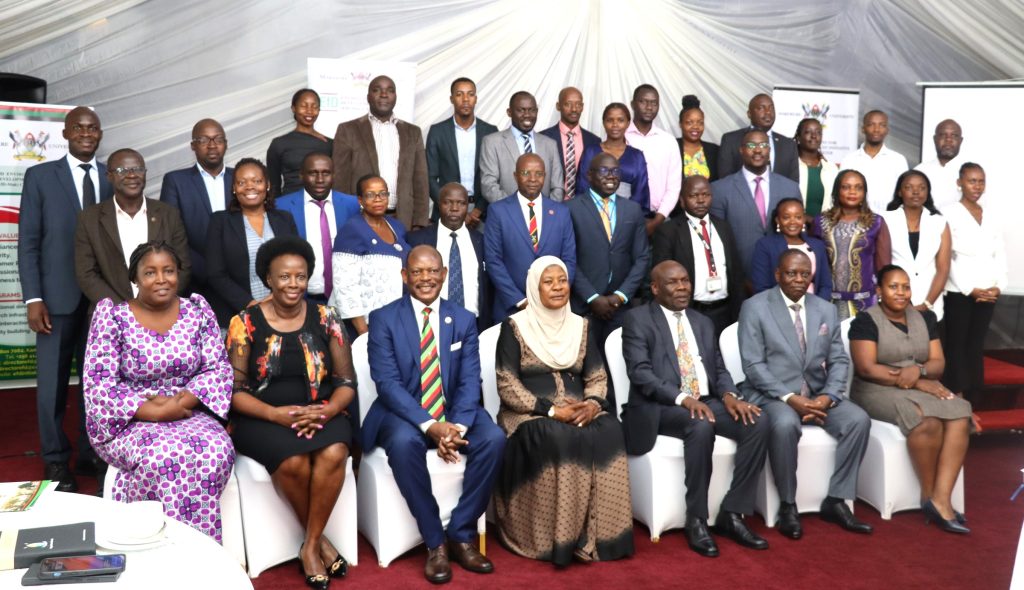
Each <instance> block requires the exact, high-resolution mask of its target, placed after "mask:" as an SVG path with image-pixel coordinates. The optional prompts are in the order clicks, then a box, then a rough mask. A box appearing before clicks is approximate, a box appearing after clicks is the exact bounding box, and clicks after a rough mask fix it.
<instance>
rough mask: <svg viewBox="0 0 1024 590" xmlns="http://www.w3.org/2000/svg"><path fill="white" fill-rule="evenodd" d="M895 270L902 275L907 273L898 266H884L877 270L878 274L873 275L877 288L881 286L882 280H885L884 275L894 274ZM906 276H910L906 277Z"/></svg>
mask: <svg viewBox="0 0 1024 590" xmlns="http://www.w3.org/2000/svg"><path fill="white" fill-rule="evenodd" d="M897 270H898V271H900V272H902V273H904V274H906V272H907V271H906V270H904V269H903V267H902V266H899V265H898V264H886V265H885V266H883V267H882V268H880V269H878V272H876V273H875V284H876V285H878V286H881V285H882V279H884V278H885V275H887V274H889V273H891V272H896V271H897ZM907 276H910V275H907Z"/></svg>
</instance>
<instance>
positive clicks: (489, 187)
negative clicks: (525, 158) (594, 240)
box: [480, 90, 565, 203]
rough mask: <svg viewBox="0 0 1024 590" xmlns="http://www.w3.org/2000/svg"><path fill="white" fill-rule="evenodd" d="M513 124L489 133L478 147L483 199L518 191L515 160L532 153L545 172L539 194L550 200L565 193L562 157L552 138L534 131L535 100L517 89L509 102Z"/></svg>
mask: <svg viewBox="0 0 1024 590" xmlns="http://www.w3.org/2000/svg"><path fill="white" fill-rule="evenodd" d="M506 112H507V113H508V116H509V117H510V118H511V119H512V126H511V127H509V128H508V129H506V130H505V131H502V132H501V133H492V134H491V135H488V136H487V137H485V138H484V141H483V144H482V145H481V146H480V149H481V150H482V153H481V154H480V188H481V189H482V190H483V193H484V198H485V199H487V201H488V202H490V203H493V202H495V201H497V200H499V199H503V198H505V197H507V196H508V195H512V194H515V192H516V191H517V190H519V185H518V184H517V183H516V162H517V161H518V160H519V156H521V155H523V154H529V153H534V154H537V155H538V156H540V157H541V159H542V160H543V161H544V169H545V170H546V171H547V175H546V177H545V179H544V186H543V187H542V188H541V193H542V194H543V195H545V196H546V197H548V198H549V199H551V200H552V201H561V200H563V198H564V195H565V182H564V176H563V174H564V173H563V172H562V158H561V157H559V155H558V149H559V148H558V144H557V143H555V140H553V139H551V138H550V137H547V136H545V135H541V134H539V133H536V132H534V130H533V127H534V125H536V124H537V99H535V98H534V97H533V95H532V94H530V93H529V92H524V91H522V90H520V91H519V92H516V93H515V94H513V95H512V98H511V99H510V100H509V101H508V111H506Z"/></svg>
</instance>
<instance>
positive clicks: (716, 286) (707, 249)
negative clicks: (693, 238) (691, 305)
mask: <svg viewBox="0 0 1024 590" xmlns="http://www.w3.org/2000/svg"><path fill="white" fill-rule="evenodd" d="M686 222H687V223H689V224H690V228H692V229H693V233H695V234H697V237H698V238H700V243H701V245H703V246H704V257H705V258H706V259H707V263H708V280H707V283H705V288H707V290H708V291H709V292H711V293H714V292H716V291H721V290H722V288H723V287H724V286H725V280H724V279H722V277H720V276H718V265H716V264H715V253H714V251H712V250H711V242H710V241H709V240H708V239H707V238H705V237H704V234H703V233H701V231H700V230H699V229H697V226H696V225H694V224H693V220H691V219H690V218H689V217H687V218H686Z"/></svg>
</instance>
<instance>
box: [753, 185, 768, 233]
mask: <svg viewBox="0 0 1024 590" xmlns="http://www.w3.org/2000/svg"><path fill="white" fill-rule="evenodd" d="M762 180H764V178H761V177H760V176H757V177H755V178H754V204H755V205H757V213H758V215H760V216H761V227H764V225H765V219H766V217H765V205H764V191H763V190H761V181H762Z"/></svg>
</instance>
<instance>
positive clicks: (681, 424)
mask: <svg viewBox="0 0 1024 590" xmlns="http://www.w3.org/2000/svg"><path fill="white" fill-rule="evenodd" d="M651 291H652V292H653V294H654V301H651V302H650V303H649V304H647V305H644V306H642V307H636V308H633V309H631V310H629V312H628V313H627V314H626V321H625V324H624V326H623V328H622V356H623V358H624V359H625V360H626V371H627V372H628V374H629V383H630V390H629V403H628V404H626V405H625V407H623V409H622V428H623V430H624V431H625V434H626V451H627V452H628V453H630V454H631V455H643V454H644V453H647V452H649V451H650V450H651V449H652V448H654V442H655V439H657V437H658V435H659V434H664V435H668V436H673V437H676V438H680V439H682V440H683V441H684V444H685V445H686V453H685V456H684V461H685V465H686V538H687V542H688V543H689V545H690V548H691V549H693V550H694V551H696V552H697V553H699V554H701V555H704V556H706V557H717V556H718V547H717V545H716V544H715V540H714V539H713V538H712V537H711V535H710V534H708V529H707V519H708V486H709V485H710V483H711V454H712V451H714V447H715V435H716V434H721V435H722V436H726V437H729V438H731V439H733V440H735V441H736V442H737V443H739V446H738V448H737V450H736V470H735V472H734V473H733V477H732V486H731V487H730V488H729V493H727V494H726V496H725V499H724V500H723V501H722V509H721V511H719V513H718V518H717V519H716V520H715V526H716V528H717V529H718V532H719V533H720V534H723V535H726V536H728V537H730V538H732V539H733V540H735V541H736V542H737V543H739V544H741V545H743V546H745V547H750V548H751V549H767V548H768V542H767V541H765V540H764V539H762V538H761V537H759V536H758V535H757V534H755V533H754V532H753V531H751V530H750V529H749V528H747V525H746V523H744V522H743V515H744V514H752V513H753V512H754V495H755V492H756V490H755V487H756V484H757V478H758V475H760V473H761V470H762V469H763V468H764V459H765V456H766V454H767V453H768V434H769V423H768V419H767V417H762V416H761V409H760V408H758V407H757V406H755V405H753V404H751V403H748V402H746V401H744V400H743V398H742V397H741V396H740V395H739V394H737V393H736V392H737V389H736V386H735V385H734V384H733V382H732V377H730V376H729V371H727V370H726V368H725V361H723V360H722V355H721V353H720V352H719V350H718V337H717V336H716V335H715V331H714V326H713V325H712V324H711V321H710V320H709V319H708V318H706V317H705V316H703V315H701V314H700V313H697V312H695V311H693V310H688V309H687V306H688V305H689V303H690V295H691V294H692V292H693V291H692V289H691V287H690V275H689V273H687V272H686V269H685V268H683V265H681V264H679V263H678V262H675V261H672V260H666V261H665V262H662V263H660V264H658V265H657V266H655V267H654V269H653V270H651Z"/></svg>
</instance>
